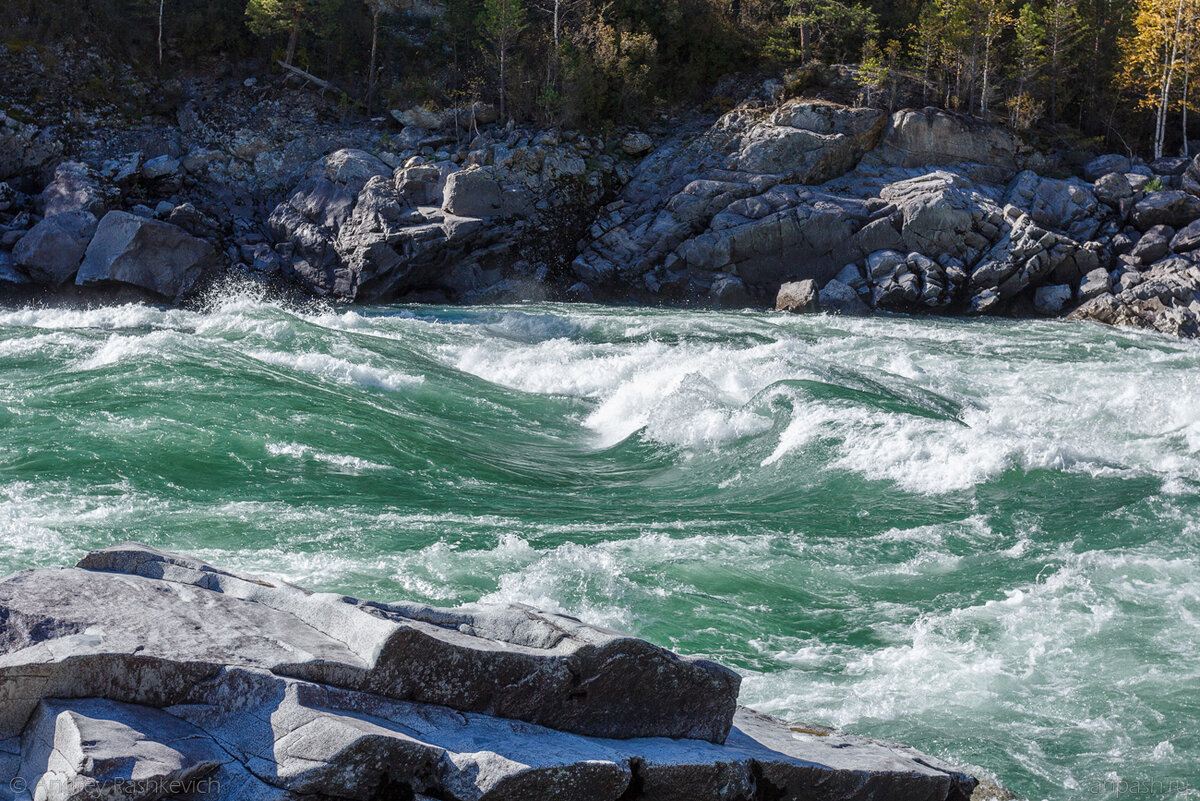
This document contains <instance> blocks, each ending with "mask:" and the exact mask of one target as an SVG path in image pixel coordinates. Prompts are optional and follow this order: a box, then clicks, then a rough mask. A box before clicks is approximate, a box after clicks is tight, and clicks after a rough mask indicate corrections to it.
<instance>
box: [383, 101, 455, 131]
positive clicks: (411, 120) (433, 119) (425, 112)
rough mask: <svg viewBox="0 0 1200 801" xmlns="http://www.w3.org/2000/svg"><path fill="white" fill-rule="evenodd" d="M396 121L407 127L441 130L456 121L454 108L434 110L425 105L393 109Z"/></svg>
mask: <svg viewBox="0 0 1200 801" xmlns="http://www.w3.org/2000/svg"><path fill="white" fill-rule="evenodd" d="M391 114H392V117H393V118H394V119H395V120H396V122H398V123H400V124H401V125H403V126H404V127H406V128H421V129H423V130H427V131H440V130H442V129H443V128H449V127H451V126H452V125H453V124H454V122H455V117H454V110H453V109H442V110H440V111H439V110H434V109H431V108H427V107H425V106H413V107H412V108H410V109H406V110H405V111H392V112H391Z"/></svg>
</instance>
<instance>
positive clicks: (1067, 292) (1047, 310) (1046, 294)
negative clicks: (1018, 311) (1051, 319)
mask: <svg viewBox="0 0 1200 801" xmlns="http://www.w3.org/2000/svg"><path fill="white" fill-rule="evenodd" d="M1070 302H1071V287H1069V286H1067V285H1066V284H1052V285H1050V286H1041V287H1038V288H1037V291H1036V292H1034V294H1033V308H1034V310H1035V311H1037V313H1038V314H1045V315H1055V314H1058V313H1059V312H1061V311H1062V310H1063V308H1064V307H1065V306H1066V305H1067V304H1068V303H1070Z"/></svg>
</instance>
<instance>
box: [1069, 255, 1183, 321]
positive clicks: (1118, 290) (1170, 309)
mask: <svg viewBox="0 0 1200 801" xmlns="http://www.w3.org/2000/svg"><path fill="white" fill-rule="evenodd" d="M1197 309H1200V267H1197V266H1195V265H1194V264H1192V263H1191V262H1189V261H1187V260H1185V259H1181V258H1178V257H1170V258H1167V259H1163V260H1162V261H1159V262H1156V263H1155V264H1153V265H1151V267H1150V268H1149V269H1148V270H1147V271H1146V272H1144V273H1136V272H1126V273H1124V274H1122V275H1121V276H1120V279H1119V280H1118V281H1117V283H1116V285H1114V286H1113V290H1112V292H1111V293H1108V292H1106V293H1104V294H1101V295H1098V296H1096V297H1094V298H1092V299H1091V300H1089V301H1087V302H1086V303H1084V304H1083V305H1081V306H1080V307H1079V308H1077V309H1075V310H1074V311H1073V312H1071V314H1070V315H1068V319H1071V320H1092V321H1095V322H1101V323H1105V324H1108V325H1120V326H1133V327H1137V328H1148V329H1152V330H1157V331H1161V332H1163V333H1168V334H1173V335H1176V336H1188V337H1196V336H1200V315H1197Z"/></svg>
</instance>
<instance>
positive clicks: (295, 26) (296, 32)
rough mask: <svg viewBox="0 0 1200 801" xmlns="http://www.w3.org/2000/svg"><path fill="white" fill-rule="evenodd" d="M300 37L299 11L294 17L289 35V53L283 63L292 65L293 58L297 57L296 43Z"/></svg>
mask: <svg viewBox="0 0 1200 801" xmlns="http://www.w3.org/2000/svg"><path fill="white" fill-rule="evenodd" d="M299 39H300V14H299V13H297V14H296V16H295V17H294V18H293V19H292V33H291V35H290V36H289V37H288V46H287V55H286V56H284V57H283V63H284V64H287V65H288V66H289V67H290V66H292V59H294V58H295V57H296V43H297V42H298V41H299Z"/></svg>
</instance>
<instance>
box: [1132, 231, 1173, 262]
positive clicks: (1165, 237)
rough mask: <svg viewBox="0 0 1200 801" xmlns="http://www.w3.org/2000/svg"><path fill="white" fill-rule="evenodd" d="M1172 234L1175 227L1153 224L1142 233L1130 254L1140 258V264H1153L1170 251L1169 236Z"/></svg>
mask: <svg viewBox="0 0 1200 801" xmlns="http://www.w3.org/2000/svg"><path fill="white" fill-rule="evenodd" d="M1174 235H1175V229H1173V228H1171V227H1169V226H1166V225H1155V226H1154V227H1152V228H1150V229H1148V230H1147V231H1146V232H1145V233H1144V234H1142V236H1141V238H1140V239H1138V241H1137V244H1136V245H1134V246H1133V250H1132V251H1130V255H1132V256H1133V257H1134V258H1137V259H1140V260H1141V262H1142V264H1153V263H1154V262H1156V261H1158V260H1159V259H1161V258H1162V257H1163V256H1165V255H1167V254H1168V253H1170V252H1171V238H1172V237H1173V236H1174Z"/></svg>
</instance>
